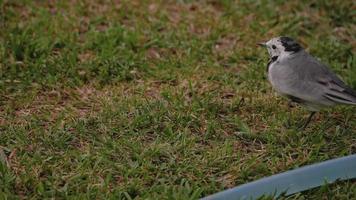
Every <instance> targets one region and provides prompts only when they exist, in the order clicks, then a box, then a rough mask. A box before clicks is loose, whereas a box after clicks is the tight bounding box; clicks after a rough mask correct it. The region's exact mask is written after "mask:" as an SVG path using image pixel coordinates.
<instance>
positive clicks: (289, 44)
mask: <svg viewBox="0 0 356 200" xmlns="http://www.w3.org/2000/svg"><path fill="white" fill-rule="evenodd" d="M279 40H280V42H281V43H282V45H283V47H284V50H285V51H290V52H293V53H296V52H298V51H300V50H302V47H301V46H300V45H299V44H298V43H297V42H296V41H294V40H293V39H292V38H290V37H284V36H282V37H280V38H279Z"/></svg>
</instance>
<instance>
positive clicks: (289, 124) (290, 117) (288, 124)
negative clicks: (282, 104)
mask: <svg viewBox="0 0 356 200" xmlns="http://www.w3.org/2000/svg"><path fill="white" fill-rule="evenodd" d="M293 107H294V105H293V102H292V101H288V120H287V122H285V124H284V125H285V127H286V128H290V127H291V126H292V108H293Z"/></svg>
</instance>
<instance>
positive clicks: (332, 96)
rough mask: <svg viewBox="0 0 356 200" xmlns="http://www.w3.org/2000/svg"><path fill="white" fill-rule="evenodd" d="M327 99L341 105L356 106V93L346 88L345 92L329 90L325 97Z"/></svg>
mask: <svg viewBox="0 0 356 200" xmlns="http://www.w3.org/2000/svg"><path fill="white" fill-rule="evenodd" d="M324 96H325V97H326V98H327V99H329V100H331V101H334V102H336V103H340V104H348V105H356V91H355V90H353V89H351V88H349V87H347V86H346V87H344V88H343V90H336V89H332V88H331V89H329V90H328V91H327V92H326V93H325V95H324Z"/></svg>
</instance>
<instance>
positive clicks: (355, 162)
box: [201, 154, 356, 200]
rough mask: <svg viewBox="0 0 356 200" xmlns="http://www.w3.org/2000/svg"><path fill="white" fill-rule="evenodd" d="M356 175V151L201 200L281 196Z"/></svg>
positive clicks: (233, 199)
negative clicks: (355, 152)
mask: <svg viewBox="0 0 356 200" xmlns="http://www.w3.org/2000/svg"><path fill="white" fill-rule="evenodd" d="M354 178H356V154H353V155H350V156H345V157H341V158H336V159H332V160H328V161H324V162H321V163H317V164H313V165H308V166H305V167H301V168H298V169H294V170H290V171H286V172H283V173H280V174H276V175H273V176H270V177H266V178H262V179H260V180H257V181H253V182H251V183H246V184H244V185H241V186H237V187H234V188H231V189H228V190H225V191H222V192H219V193H216V194H213V195H210V196H207V197H205V198H202V199H201V200H237V199H241V200H244V199H257V198H259V197H261V196H263V195H266V196H274V197H278V196H279V195H281V194H282V193H285V195H291V194H294V193H297V192H302V191H305V190H309V189H312V188H315V187H318V186H321V185H323V184H325V183H333V182H335V181H336V180H348V179H354Z"/></svg>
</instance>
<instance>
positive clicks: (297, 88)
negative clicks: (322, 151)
mask: <svg viewBox="0 0 356 200" xmlns="http://www.w3.org/2000/svg"><path fill="white" fill-rule="evenodd" d="M259 45H260V46H263V47H266V48H267V50H268V54H269V56H270V60H269V62H268V64H267V73H268V80H269V81H270V83H271V84H272V87H273V88H274V89H275V90H276V91H277V92H278V93H279V94H281V95H282V96H285V97H288V98H289V99H290V100H291V101H292V102H296V103H299V104H301V105H303V106H305V107H306V108H307V109H308V110H309V111H311V114H310V116H309V117H308V119H307V121H306V122H305V124H304V126H303V129H304V128H305V127H306V126H307V125H308V124H309V122H310V120H311V119H312V117H313V115H314V114H315V112H316V111H319V110H320V109H321V108H322V107H325V106H334V105H337V104H348V105H356V91H354V90H353V89H351V88H350V87H349V86H347V85H346V84H345V83H344V82H343V81H342V80H341V79H340V78H338V76H337V75H336V74H334V73H333V72H332V71H331V70H330V69H329V68H328V67H327V66H326V65H324V64H322V63H321V62H320V61H318V60H317V59H316V58H314V57H313V56H311V55H310V54H309V53H307V52H306V51H305V50H304V49H303V48H302V47H301V46H300V45H299V44H298V43H297V42H295V41H294V40H293V39H291V38H289V37H276V38H272V39H271V40H269V41H268V42H265V43H259Z"/></svg>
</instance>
